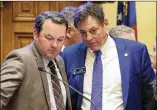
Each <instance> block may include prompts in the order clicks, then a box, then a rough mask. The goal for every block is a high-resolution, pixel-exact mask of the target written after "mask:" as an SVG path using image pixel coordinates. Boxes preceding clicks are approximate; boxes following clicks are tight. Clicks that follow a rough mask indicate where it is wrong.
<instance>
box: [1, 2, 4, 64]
mask: <svg viewBox="0 0 157 110" xmlns="http://www.w3.org/2000/svg"><path fill="white" fill-rule="evenodd" d="M3 8H4V4H3V1H0V10H1V12H0V36H1V38H0V49H1V50H0V52H1V54H0V61H2V59H3V58H2V53H3V45H2V41H3Z"/></svg>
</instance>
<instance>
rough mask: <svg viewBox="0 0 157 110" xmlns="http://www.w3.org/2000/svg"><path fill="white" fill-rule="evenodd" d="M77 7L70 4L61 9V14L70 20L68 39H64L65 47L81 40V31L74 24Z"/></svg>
mask: <svg viewBox="0 0 157 110" xmlns="http://www.w3.org/2000/svg"><path fill="white" fill-rule="evenodd" d="M76 9H77V7H74V6H68V7H65V8H63V9H62V10H61V12H60V13H61V14H63V16H64V17H65V18H66V19H67V21H68V30H67V34H66V39H65V41H64V45H63V48H62V49H64V47H66V46H69V45H72V44H75V43H77V42H80V41H81V37H80V33H79V31H78V30H77V28H75V26H74V13H75V11H76Z"/></svg>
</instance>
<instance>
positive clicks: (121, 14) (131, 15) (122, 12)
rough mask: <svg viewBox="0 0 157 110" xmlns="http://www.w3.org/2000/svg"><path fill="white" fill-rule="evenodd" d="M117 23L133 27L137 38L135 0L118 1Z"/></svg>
mask: <svg viewBox="0 0 157 110" xmlns="http://www.w3.org/2000/svg"><path fill="white" fill-rule="evenodd" d="M117 25H126V26H129V27H131V28H133V29H134V30H135V36H136V40H137V22H136V6H135V1H118V11H117Z"/></svg>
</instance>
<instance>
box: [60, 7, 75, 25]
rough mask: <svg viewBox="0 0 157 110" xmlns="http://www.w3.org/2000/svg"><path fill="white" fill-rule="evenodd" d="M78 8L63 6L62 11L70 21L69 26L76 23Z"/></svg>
mask: <svg viewBox="0 0 157 110" xmlns="http://www.w3.org/2000/svg"><path fill="white" fill-rule="evenodd" d="M76 9H77V7H74V6H68V7H65V8H63V9H62V10H61V12H60V13H61V14H62V15H63V16H64V17H65V18H66V20H67V21H68V25H69V26H72V25H74V13H75V11H76Z"/></svg>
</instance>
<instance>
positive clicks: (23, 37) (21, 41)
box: [14, 32, 33, 48]
mask: <svg viewBox="0 0 157 110" xmlns="http://www.w3.org/2000/svg"><path fill="white" fill-rule="evenodd" d="M14 36H15V42H14V43H15V45H16V46H15V48H22V47H24V46H26V45H28V44H30V43H31V42H32V40H33V34H32V32H15V35H14Z"/></svg>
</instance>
